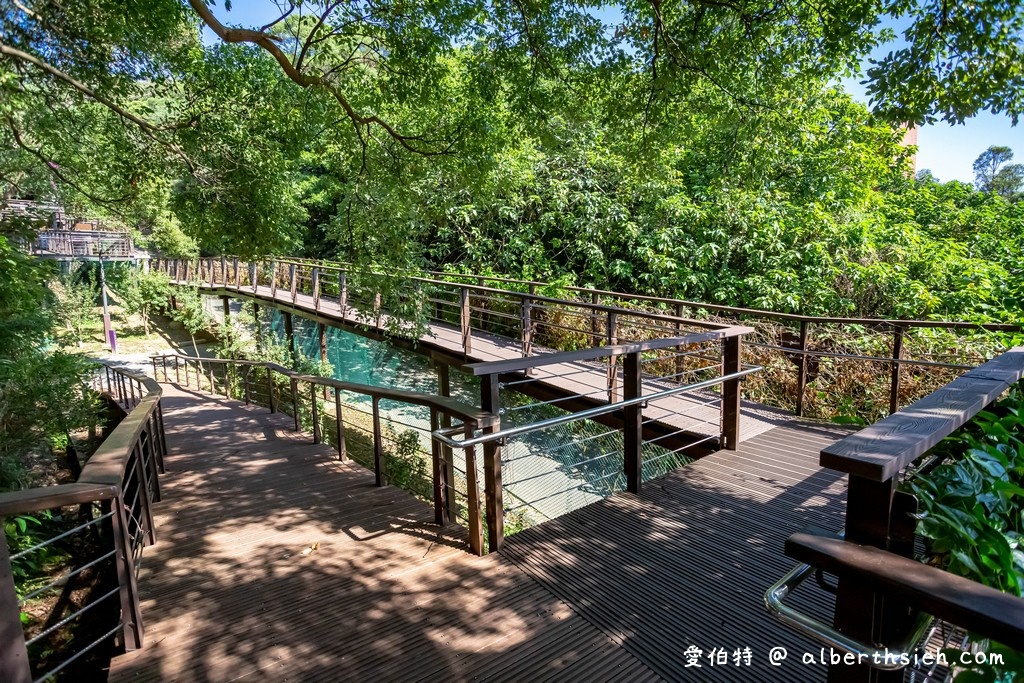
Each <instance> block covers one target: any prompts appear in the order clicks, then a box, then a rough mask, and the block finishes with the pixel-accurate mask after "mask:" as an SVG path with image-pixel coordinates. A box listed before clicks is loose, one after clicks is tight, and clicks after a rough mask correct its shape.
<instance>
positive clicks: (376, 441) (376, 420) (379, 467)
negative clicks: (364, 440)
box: [373, 396, 384, 486]
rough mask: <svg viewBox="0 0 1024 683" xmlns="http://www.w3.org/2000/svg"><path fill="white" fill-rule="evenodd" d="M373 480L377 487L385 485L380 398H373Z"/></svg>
mask: <svg viewBox="0 0 1024 683" xmlns="http://www.w3.org/2000/svg"><path fill="white" fill-rule="evenodd" d="M373 478H374V483H375V484H376V485H377V486H383V485H384V443H383V440H382V437H381V433H380V398H378V397H377V396H374V397H373Z"/></svg>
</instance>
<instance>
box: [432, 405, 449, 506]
mask: <svg viewBox="0 0 1024 683" xmlns="http://www.w3.org/2000/svg"><path fill="white" fill-rule="evenodd" d="M440 428H441V419H440V416H439V415H438V412H437V408H435V407H433V406H431V407H430V432H431V433H434V432H436V431H437V430H438V429H440ZM430 459H431V464H432V465H433V475H434V476H433V483H434V523H435V524H438V525H441V526H443V525H445V524H447V523H448V501H447V497H448V486H449V485H450V484H449V482H448V481H447V477H446V476H445V475H446V474H447V473H448V468H447V467H445V465H444V463H442V462H441V443H440V442H439V441H438V440H437V439H431V440H430Z"/></svg>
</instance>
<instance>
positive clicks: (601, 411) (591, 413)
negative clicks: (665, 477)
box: [432, 365, 764, 448]
mask: <svg viewBox="0 0 1024 683" xmlns="http://www.w3.org/2000/svg"><path fill="white" fill-rule="evenodd" d="M763 369H764V368H763V367H761V366H760V365H747V366H745V369H743V370H741V371H740V372H733V373H731V374H728V375H722V376H721V377H714V378H712V379H708V380H704V381H702V382H695V383H693V384H685V385H683V386H680V387H675V388H673V389H665V390H664V391H659V392H656V393H653V394H648V395H646V396H640V397H638V398H631V399H627V400H624V401H618V402H616V403H609V404H607V405H603V406H597V407H596V408H589V409H587V410H581V411H578V412H574V413H569V414H567V415H559V416H558V417H552V418H549V419H547V420H541V421H540V422H534V423H531V424H528V425H520V426H518V427H512V428H510V429H503V430H500V431H497V432H492V433H490V434H483V435H482V436H476V437H473V438H470V439H465V440H463V441H456V440H454V439H452V438H451V437H450V434H451V430H447V429H438V430H437V431H435V432H433V433H432V436H433V437H434V438H435V439H437V440H438V441H440V442H441V443H443V444H445V445H446V446H451V447H453V448H469V447H472V446H479V445H480V444H485V443H491V442H493V441H498V442H504V441H505V440H507V439H511V438H513V437H516V436H520V435H522V434H529V433H530V432H536V431H540V430H542V429H547V428H549V427H557V426H558V425H562V424H567V423H569V422H576V421H578V420H587V419H591V418H594V417H600V416H601V415H607V414H608V413H613V412H615V411H618V410H621V409H622V408H626V407H628V406H635V405H641V406H644V407H646V405H647V403H648V402H649V401H657V400H659V399H662V398H667V397H669V396H675V395H677V394H683V393H687V392H692V391H697V390H699V389H706V388H707V387H711V386H715V385H716V384H721V383H723V382H727V381H729V380H734V379H741V378H743V377H746V376H747V375H750V374H753V373H755V372H760V371H761V370H763Z"/></svg>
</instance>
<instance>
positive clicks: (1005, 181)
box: [974, 145, 1024, 201]
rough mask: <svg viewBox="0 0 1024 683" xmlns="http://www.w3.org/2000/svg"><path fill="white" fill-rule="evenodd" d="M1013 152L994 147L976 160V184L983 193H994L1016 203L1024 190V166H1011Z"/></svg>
mask: <svg viewBox="0 0 1024 683" xmlns="http://www.w3.org/2000/svg"><path fill="white" fill-rule="evenodd" d="M1012 160H1013V150H1011V149H1010V148H1009V147H1002V146H998V145H993V146H991V147H989V148H988V149H987V150H985V151H984V152H982V153H981V154H980V155H979V156H978V158H977V159H975V160H974V183H975V185H976V186H977V188H978V189H979V190H981V191H982V192H994V193H996V194H998V195H999V196H1001V197H1003V198H1004V199H1007V200H1010V201H1016V199H1017V198H1018V197H1019V196H1020V194H1021V190H1022V189H1024V164H1011V163H1009V162H1010V161H1012Z"/></svg>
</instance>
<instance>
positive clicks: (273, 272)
mask: <svg viewBox="0 0 1024 683" xmlns="http://www.w3.org/2000/svg"><path fill="white" fill-rule="evenodd" d="M270 298H271V299H276V298H277V262H276V261H271V262H270Z"/></svg>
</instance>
